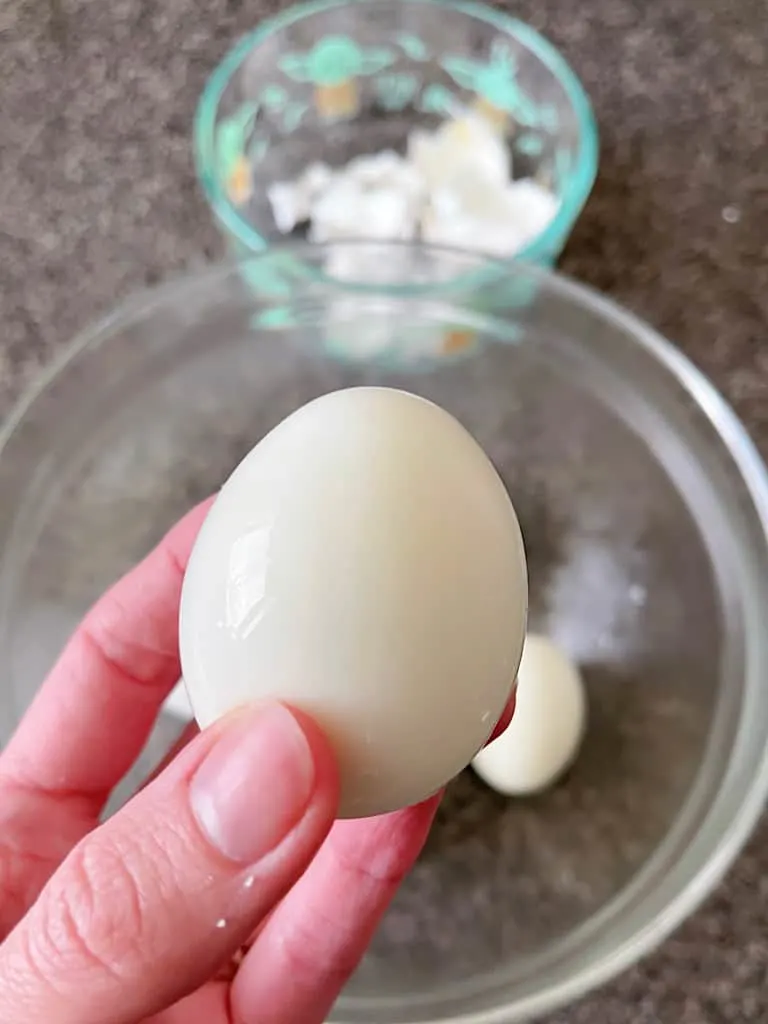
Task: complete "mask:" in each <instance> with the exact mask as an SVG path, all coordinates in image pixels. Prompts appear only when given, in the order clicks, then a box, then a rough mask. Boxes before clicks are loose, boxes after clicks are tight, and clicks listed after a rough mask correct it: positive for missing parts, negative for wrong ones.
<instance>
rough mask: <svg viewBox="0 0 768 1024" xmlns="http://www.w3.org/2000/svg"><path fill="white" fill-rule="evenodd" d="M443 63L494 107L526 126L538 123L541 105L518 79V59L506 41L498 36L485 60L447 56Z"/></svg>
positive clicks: (463, 84)
mask: <svg viewBox="0 0 768 1024" xmlns="http://www.w3.org/2000/svg"><path fill="white" fill-rule="evenodd" d="M440 64H441V66H442V68H443V70H444V71H446V72H447V73H448V74H449V75H450V76H451V78H452V79H453V80H454V82H456V84H457V85H459V86H461V88H462V89H467V90H468V91H469V92H474V93H476V94H477V95H478V96H479V97H480V98H481V99H482V100H484V101H485V102H486V103H487V104H488V105H489V106H490V107H491V108H493V109H494V110H497V111H499V112H500V113H503V114H509V115H511V116H512V117H513V118H514V119H515V120H516V121H517V122H518V124H521V125H525V127H527V128H534V127H536V126H537V125H538V123H539V112H538V109H537V107H536V104H535V103H533V102H532V100H530V99H529V97H528V96H527V95H526V93H525V92H524V91H523V90H522V89H521V88H520V86H519V84H518V82H517V62H516V60H515V58H514V56H513V54H512V51H511V50H510V48H509V46H508V45H507V44H506V43H504V42H502V41H501V40H496V42H494V44H493V45H492V46H491V53H490V57H489V59H488V61H486V62H482V61H474V60H466V59H465V58H463V57H446V58H444V59H443V60H442V61H441V62H440Z"/></svg>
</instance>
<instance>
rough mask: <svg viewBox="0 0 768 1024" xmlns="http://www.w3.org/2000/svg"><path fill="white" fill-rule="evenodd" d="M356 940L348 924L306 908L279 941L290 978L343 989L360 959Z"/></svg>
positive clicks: (312, 908) (321, 912) (314, 908)
mask: <svg viewBox="0 0 768 1024" xmlns="http://www.w3.org/2000/svg"><path fill="white" fill-rule="evenodd" d="M354 939H355V936H354V931H353V929H352V928H351V927H350V925H349V924H348V923H347V922H345V921H342V920H339V919H338V918H337V917H335V916H331V915H328V914H325V913H323V911H322V910H321V909H320V908H319V907H307V908H305V912H304V914H302V915H300V917H299V918H298V919H297V920H295V921H294V922H293V924H292V927H291V928H290V930H287V931H286V932H284V933H283V935H282V936H280V937H279V939H278V942H279V945H280V946H281V952H282V959H283V961H284V964H285V967H286V970H287V974H288V976H290V977H293V978H302V977H304V978H308V979H309V978H311V979H312V981H313V982H314V983H317V982H318V981H319V980H320V979H322V981H323V982H324V983H325V984H329V983H335V984H337V985H338V986H339V987H341V985H343V984H344V982H346V980H347V978H349V976H350V975H351V974H352V972H353V971H354V969H355V968H356V967H357V964H358V961H359V959H360V956H359V951H358V948H357V944H356V943H355V941H354Z"/></svg>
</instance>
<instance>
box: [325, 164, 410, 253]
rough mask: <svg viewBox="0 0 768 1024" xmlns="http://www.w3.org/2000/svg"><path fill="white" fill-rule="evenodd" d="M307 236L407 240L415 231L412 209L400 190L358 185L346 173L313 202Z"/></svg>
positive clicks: (331, 238)
mask: <svg viewBox="0 0 768 1024" xmlns="http://www.w3.org/2000/svg"><path fill="white" fill-rule="evenodd" d="M311 221H312V226H311V231H310V237H311V239H312V240H313V241H315V242H328V241H338V240H342V239H355V238H371V239H382V240H384V239H392V240H401V241H408V240H409V239H411V238H413V237H414V235H415V234H416V229H417V219H416V211H415V209H414V206H413V203H412V201H411V199H410V197H409V196H408V195H407V194H405V193H404V192H403V191H402V190H400V189H398V188H396V187H393V186H385V185H382V186H380V187H377V188H362V187H361V186H360V184H359V182H357V181H355V179H354V177H351V176H348V175H346V174H344V175H340V176H339V177H338V178H336V179H335V181H334V182H333V184H332V185H331V187H330V188H329V189H328V190H327V191H326V192H324V193H323V195H322V196H321V197H320V198H319V199H318V201H317V202H316V203H315V204H314V206H313V207H312V211H311Z"/></svg>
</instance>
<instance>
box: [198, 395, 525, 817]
mask: <svg viewBox="0 0 768 1024" xmlns="http://www.w3.org/2000/svg"><path fill="white" fill-rule="evenodd" d="M526 608H527V579H526V566H525V555H524V550H523V542H522V537H521V534H520V528H519V526H518V522H517V517H516V515H515V512H514V509H513V507H512V504H511V502H510V500H509V497H508V495H507V492H506V490H505V488H504V485H503V484H502V482H501V480H500V478H499V476H498V475H497V473H496V471H495V469H494V468H493V465H492V464H491V462H490V460H489V459H488V458H487V456H486V455H485V453H484V452H483V450H482V449H481V448H480V446H479V445H478V444H477V442H476V441H475V440H474V439H473V438H472V437H471V435H470V434H469V433H468V432H467V431H466V430H465V429H464V428H463V427H462V426H461V425H460V424H459V423H458V422H457V421H456V420H455V419H454V418H453V417H452V416H450V415H449V414H448V413H447V412H445V411H444V410H442V409H440V408H439V407H437V406H435V405H433V404H431V403H430V402H427V401H425V400H424V399H421V398H418V397H416V396H414V395H411V394H407V393H405V392H402V391H394V390H389V389H386V388H355V389H350V390H346V391H339V392H334V393H332V394H328V395H325V396H324V397H322V398H319V399H317V400H315V401H313V402H311V403H310V404H309V405H306V406H304V407H303V408H301V409H299V410H298V411H297V412H295V413H294V414H293V415H291V416H289V417H288V418H287V419H286V420H284V421H283V422H282V423H281V424H280V425H279V426H277V427H276V428H275V429H274V430H273V431H272V432H271V433H270V434H268V435H267V436H266V437H265V438H264V439H263V440H262V441H261V442H260V443H259V444H257V445H256V447H255V448H254V449H253V450H252V451H251V452H250V454H249V455H247V456H246V458H245V459H244V460H243V461H242V462H241V463H240V465H239V466H238V468H237V469H236V470H235V472H234V473H233V474H232V476H231V477H230V479H229V480H228V481H227V482H226V483H225V485H224V487H223V488H222V490H221V491H220V493H219V495H218V497H217V499H216V501H215V502H214V504H213V507H212V508H211V511H210V512H209V514H208V516H207V518H206V520H205V522H204V524H203V527H202V529H201V531H200V534H199V536H198V539H197V542H196V544H195V547H194V550H193V552H192V555H191V558H190V561H189V566H188V569H187V572H186V576H185V579H184V585H183V589H182V600H181V618H180V647H181V660H182V670H183V674H184V679H185V681H186V684H187V687H188V690H189V693H190V698H191V701H192V706H193V708H194V711H195V716H196V718H197V720H198V722H199V723H200V725H201V726H203V727H205V726H207V725H209V724H210V723H212V722H213V721H215V720H216V719H217V718H219V717H220V716H221V715H222V714H224V713H225V712H227V711H228V710H230V709H231V708H234V707H236V706H238V705H241V704H243V703H245V702H249V701H255V700H259V699H263V698H269V697H271V698H277V699H280V700H283V701H286V702H288V703H289V704H291V705H294V706H296V707H299V708H301V709H303V710H304V711H305V712H306V713H308V714H310V715H311V716H313V717H314V718H315V720H316V721H317V722H318V723H319V725H320V726H321V727H322V728H323V729H324V731H325V732H326V735H327V736H328V737H329V739H330V741H331V743H332V745H333V747H334V749H335V752H336V754H337V757H338V762H339V769H340V776H341V806H340V813H341V815H342V816H344V817H360V816H366V815H371V814H378V813H382V812H385V811H390V810H393V809H395V808H398V807H403V806H406V805H409V804H412V803H415V802H417V801H419V800H422V799H424V798H426V797H427V796H428V795H430V794H431V793H434V792H435V791H436V790H438V789H439V788H440V787H441V786H442V785H444V784H445V783H446V782H447V781H448V780H449V779H450V778H452V777H453V776H454V775H455V774H456V773H457V772H458V771H460V770H461V769H462V768H463V767H464V766H466V765H467V764H468V763H469V761H470V760H471V758H472V756H473V755H474V754H475V753H476V752H477V750H479V749H480V747H481V746H482V745H483V743H484V742H485V740H486V739H487V737H488V736H489V735H490V732H491V731H492V729H493V727H494V725H495V723H496V722H497V721H498V718H499V716H500V714H501V712H502V709H503V707H504V705H505V703H506V700H507V698H508V696H509V692H510V689H511V685H512V682H513V680H514V678H515V675H516V673H517V668H518V664H519V658H520V653H521V650H522V645H523V639H524V635H525V620H526Z"/></svg>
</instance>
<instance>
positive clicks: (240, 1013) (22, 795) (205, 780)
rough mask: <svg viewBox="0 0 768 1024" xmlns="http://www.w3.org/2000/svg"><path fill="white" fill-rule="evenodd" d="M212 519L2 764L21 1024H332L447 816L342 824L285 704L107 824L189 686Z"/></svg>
mask: <svg viewBox="0 0 768 1024" xmlns="http://www.w3.org/2000/svg"><path fill="white" fill-rule="evenodd" d="M207 506H208V503H206V504H205V505H203V506H200V507H198V508H197V509H195V510H194V511H193V512H191V513H190V514H189V515H188V516H187V517H186V518H185V519H183V520H182V521H181V522H180V523H179V524H178V525H177V526H176V527H175V528H174V529H173V530H172V531H171V532H170V533H169V534H168V536H167V537H166V538H165V539H164V540H163V542H162V543H161V544H160V546H159V547H158V548H156V549H155V550H154V551H153V552H152V553H151V554H150V555H149V556H148V557H147V558H146V560H145V561H144V562H142V563H141V564H140V565H139V566H138V567H137V568H136V569H134V570H133V571H132V572H131V573H129V575H127V576H126V577H125V578H124V579H122V580H121V581H120V582H119V583H118V584H117V585H116V586H115V587H114V588H113V589H112V590H111V591H110V592H109V593H108V594H107V595H106V596H105V597H104V598H103V599H102V600H101V601H99V603H98V604H97V605H96V606H95V607H94V608H93V609H92V610H91V612H90V613H89V614H88V616H87V617H86V619H85V620H84V621H83V623H82V625H81V626H80V628H79V630H78V631H77V633H76V634H75V636H74V637H73V639H72V640H71V641H70V643H69V644H68V646H67V648H66V650H65V651H64V653H63V655H62V656H61V658H60V660H59V662H58V664H57V665H56V667H55V668H54V669H53V671H52V673H51V675H50V676H49V678H48V680H47V681H46V683H45V684H44V686H43V687H42V689H41V691H40V693H39V694H38V696H37V698H36V700H35V702H34V703H33V705H32V707H31V708H30V710H29V711H28V713H27V715H26V716H25V718H24V721H23V722H22V724H21V726H20V728H19V729H18V731H17V733H16V735H15V736H14V738H13V739H12V741H11V743H10V744H9V746H8V747H7V748H6V750H5V751H4V752H3V753H2V755H1V756H0V939H2V940H3V941H2V945H1V946H0V1021H2V1022H3V1024H137V1022H145V1024H150V1022H151V1024H235V1022H236V1024H256V1022H258V1024H321V1022H322V1021H323V1020H324V1019H325V1016H326V1014H327V1012H328V1010H329V1009H330V1007H331V1005H332V1004H333V1002H334V1000H335V998H336V996H337V995H338V993H339V990H340V989H341V987H342V985H343V984H344V982H345V980H346V979H347V977H348V976H349V975H350V973H351V972H352V970H353V969H354V968H355V966H356V965H357V963H358V961H359V959H360V957H361V956H362V954H363V952H364V950H365V947H366V945H367V943H368V941H369V939H370V937H371V935H372V933H373V930H374V928H375V927H376V925H377V923H378V921H379V919H380V918H381V916H382V914H383V912H384V910H385V909H386V907H387V905H388V903H389V901H390V899H391V897H392V895H393V893H394V892H395V890H396V888H397V886H398V884H399V883H400V881H401V879H402V878H403V876H404V875H405V873H406V872H407V871H408V869H409V868H410V866H411V864H412V863H413V861H414V859H415V857H416V856H417V854H418V852H419V850H420V849H421V846H422V844H423V842H424V839H425V838H426V835H427V831H428V829H429V826H430V823H431V820H432V817H433V814H434V811H435V808H436V805H437V801H438V797H435V798H433V799H431V800H428V801H427V802H426V803H424V804H421V805H419V806H417V807H412V808H409V809H407V810H404V811H400V812H397V813H395V814H389V815H385V816H383V817H381V818H376V819H366V820H361V821H338V822H336V823H335V824H334V814H335V809H336V803H337V785H338V784H337V778H336V768H335V763H334V759H333V756H332V753H331V751H330V749H329V747H328V745H327V743H326V740H325V739H324V737H323V735H322V734H321V733H320V731H319V730H318V728H317V727H316V726H315V725H314V724H313V723H312V722H311V721H310V720H309V719H308V718H307V717H306V716H304V715H302V714H299V713H298V712H295V711H291V710H289V709H288V708H286V707H283V706H282V705H279V704H274V705H270V706H262V707H260V708H253V709H249V710H246V711H244V712H240V713H237V714H235V715H232V716H229V717H228V718H226V719H224V720H222V721H221V722H219V723H217V724H216V725H215V726H213V727H212V728H211V729H208V730H206V731H205V732H203V733H200V734H198V735H196V736H194V737H193V738H191V740H190V742H188V743H187V744H186V745H185V746H183V749H181V750H180V751H179V752H177V753H176V756H175V757H173V758H170V759H169V761H168V763H167V765H166V767H164V768H163V769H162V770H161V771H160V772H159V773H157V774H156V775H155V776H154V777H153V778H152V779H151V780H150V781H149V782H148V784H147V785H146V786H145V787H144V788H143V789H142V790H141V792H140V793H138V794H137V795H136V796H135V797H134V798H133V799H132V800H131V801H130V802H129V803H128V804H127V805H126V806H125V807H124V808H123V809H122V810H120V811H119V812H118V813H117V814H116V815H115V816H114V817H112V818H110V819H109V820H108V821H107V822H106V823H105V824H101V825H100V824H99V818H100V815H101V813H102V811H103V808H104V805H105V803H106V801H107V798H108V797H109V794H110V792H111V790H112V789H113V788H114V787H115V786H116V785H117V783H118V782H119V781H120V779H121V778H122V777H123V776H124V775H125V774H126V772H127V771H128V769H129V768H130V767H131V765H132V764H133V762H134V761H135V759H136V758H137V756H138V754H139V752H140V751H141V749H142V747H143V745H144V742H145V741H146V739H147V737H148V734H149V732H150V730H151V728H152V725H153V723H154V720H155V718H156V716H157V714H158V711H159V709H160V706H161V704H162V702H163V700H164V699H165V697H166V696H167V694H168V693H169V692H170V690H171V689H172V687H173V685H174V684H175V682H176V680H177V679H178V676H179V662H178V636H177V616H178V605H179V594H180V589H181V581H182V575H183V572H184V566H185V565H186V561H187V557H188V555H189V552H190V549H191V546H192V542H193V540H194V537H195V535H196V533H197V530H198V528H199V525H200V523H201V522H202V519H203V517H204V515H205V512H206V511H207ZM236 962H239V967H237V968H236V969H235V968H234V967H232V965H233V964H234V963H236Z"/></svg>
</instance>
